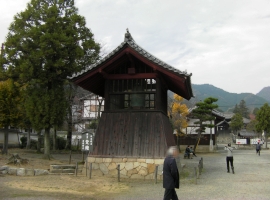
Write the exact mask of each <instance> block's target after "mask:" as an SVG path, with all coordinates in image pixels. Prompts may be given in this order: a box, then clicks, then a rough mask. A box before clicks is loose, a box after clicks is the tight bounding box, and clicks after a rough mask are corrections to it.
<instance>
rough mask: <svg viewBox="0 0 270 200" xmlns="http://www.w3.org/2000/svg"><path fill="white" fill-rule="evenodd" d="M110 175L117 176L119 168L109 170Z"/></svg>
mask: <svg viewBox="0 0 270 200" xmlns="http://www.w3.org/2000/svg"><path fill="white" fill-rule="evenodd" d="M109 175H111V176H113V177H117V175H118V170H117V169H112V170H110V171H109Z"/></svg>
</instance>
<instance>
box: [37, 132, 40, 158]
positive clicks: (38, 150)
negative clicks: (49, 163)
mask: <svg viewBox="0 0 270 200" xmlns="http://www.w3.org/2000/svg"><path fill="white" fill-rule="evenodd" d="M37 136H38V141H37V152H38V153H40V152H41V150H40V149H41V131H38V132H37Z"/></svg>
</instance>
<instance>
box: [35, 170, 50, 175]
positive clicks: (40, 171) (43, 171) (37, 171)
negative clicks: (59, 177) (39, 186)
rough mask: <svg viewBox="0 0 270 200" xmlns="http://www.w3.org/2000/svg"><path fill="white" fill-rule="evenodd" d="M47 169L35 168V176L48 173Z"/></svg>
mask: <svg viewBox="0 0 270 200" xmlns="http://www.w3.org/2000/svg"><path fill="white" fill-rule="evenodd" d="M48 174H49V171H48V170H44V169H35V176H41V175H48Z"/></svg>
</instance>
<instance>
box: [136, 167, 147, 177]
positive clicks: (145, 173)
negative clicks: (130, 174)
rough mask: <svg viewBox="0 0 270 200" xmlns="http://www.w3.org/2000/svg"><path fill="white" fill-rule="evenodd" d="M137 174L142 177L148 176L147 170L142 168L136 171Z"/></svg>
mask: <svg viewBox="0 0 270 200" xmlns="http://www.w3.org/2000/svg"><path fill="white" fill-rule="evenodd" d="M138 174H139V175H142V176H146V175H148V170H147V168H145V167H142V168H141V169H140V170H139V171H138Z"/></svg>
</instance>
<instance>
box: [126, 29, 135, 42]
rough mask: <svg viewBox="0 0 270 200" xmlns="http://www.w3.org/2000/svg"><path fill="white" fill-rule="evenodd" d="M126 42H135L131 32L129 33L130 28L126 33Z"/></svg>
mask: <svg viewBox="0 0 270 200" xmlns="http://www.w3.org/2000/svg"><path fill="white" fill-rule="evenodd" d="M124 41H125V42H128V41H134V40H133V38H132V36H131V34H130V32H129V31H128V28H127V32H126V33H125V40H124Z"/></svg>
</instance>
